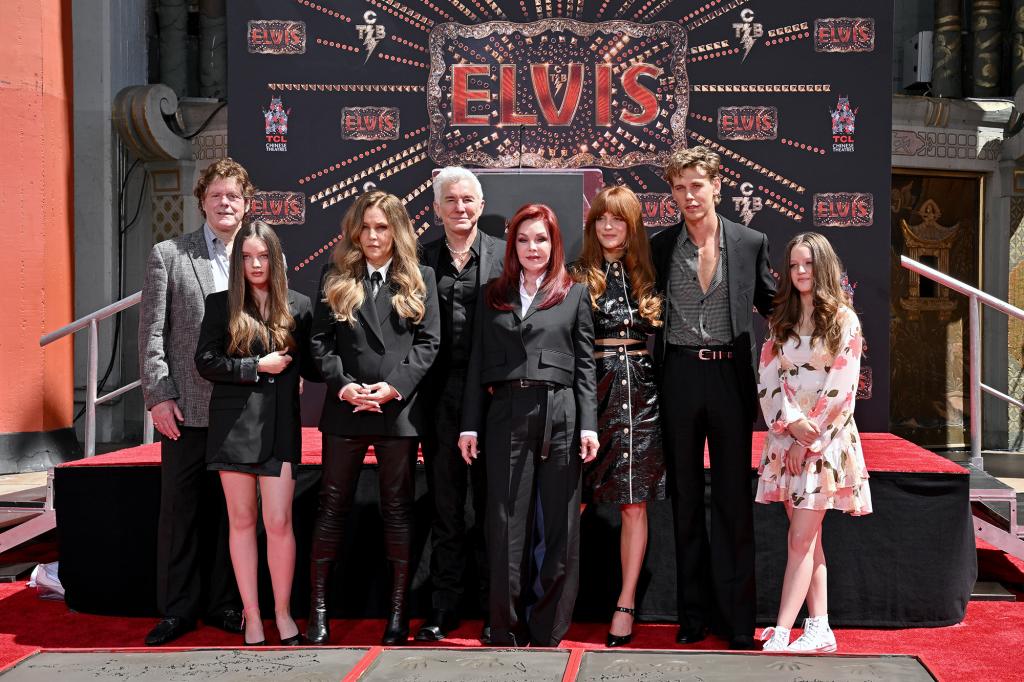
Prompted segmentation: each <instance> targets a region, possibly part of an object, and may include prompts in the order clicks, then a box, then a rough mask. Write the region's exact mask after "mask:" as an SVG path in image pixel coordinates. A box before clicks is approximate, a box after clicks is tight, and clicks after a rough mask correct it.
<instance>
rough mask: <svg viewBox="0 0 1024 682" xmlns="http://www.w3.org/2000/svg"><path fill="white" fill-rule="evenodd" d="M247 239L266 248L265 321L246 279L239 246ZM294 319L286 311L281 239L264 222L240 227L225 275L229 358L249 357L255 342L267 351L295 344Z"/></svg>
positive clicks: (283, 348) (257, 221)
mask: <svg viewBox="0 0 1024 682" xmlns="http://www.w3.org/2000/svg"><path fill="white" fill-rule="evenodd" d="M246 239H259V240H260V241H261V242H263V243H264V244H265V245H266V247H267V265H266V267H267V285H268V287H267V288H268V291H267V316H266V317H265V318H264V316H263V312H262V311H261V310H260V305H259V303H258V302H257V301H256V296H255V295H254V294H253V292H252V289H251V287H250V286H249V282H248V280H246V278H245V261H244V260H243V255H242V251H243V248H242V245H243V244H244V243H245V240H246ZM294 328H295V319H294V318H293V317H292V314H291V311H290V310H288V279H287V278H286V277H285V274H284V256H283V255H282V251H281V240H279V239H278V238H277V233H276V232H274V230H273V228H271V227H270V226H269V225H267V224H266V223H264V222H262V221H259V220H255V221H253V222H251V223H249V224H248V225H244V226H242V228H241V229H240V230H238V234H236V235H235V241H234V243H233V244H232V246H231V270H230V272H229V274H228V337H229V341H228V355H236V356H237V355H241V356H248V355H252V354H253V352H254V348H253V347H254V345H255V344H256V341H257V340H258V341H259V342H260V343H261V344H263V348H264V349H265V350H266V351H267V352H269V351H270V350H271V348H273V349H275V350H286V349H288V348H291V347H292V346H293V345H294V341H293V339H292V330H293V329H294Z"/></svg>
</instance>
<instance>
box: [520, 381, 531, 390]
mask: <svg viewBox="0 0 1024 682" xmlns="http://www.w3.org/2000/svg"><path fill="white" fill-rule="evenodd" d="M529 387H530V384H529V380H528V379H520V380H519V388H529Z"/></svg>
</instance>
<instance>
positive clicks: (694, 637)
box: [676, 625, 708, 644]
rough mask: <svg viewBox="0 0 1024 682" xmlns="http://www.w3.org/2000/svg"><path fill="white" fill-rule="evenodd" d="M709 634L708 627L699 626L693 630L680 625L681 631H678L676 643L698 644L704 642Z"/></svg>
mask: <svg viewBox="0 0 1024 682" xmlns="http://www.w3.org/2000/svg"><path fill="white" fill-rule="evenodd" d="M707 636H708V631H707V628H704V627H699V628H695V629H692V630H691V629H689V628H686V627H683V626H682V625H680V626H679V631H678V632H677V633H676V644H696V643H697V642H703V641H704V640H705V639H706V638H707Z"/></svg>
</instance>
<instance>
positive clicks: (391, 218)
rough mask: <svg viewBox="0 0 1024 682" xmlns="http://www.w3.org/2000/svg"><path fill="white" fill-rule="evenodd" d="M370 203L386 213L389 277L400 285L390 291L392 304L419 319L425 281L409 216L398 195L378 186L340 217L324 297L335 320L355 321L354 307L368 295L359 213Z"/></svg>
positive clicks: (371, 206) (407, 314) (413, 318)
mask: <svg viewBox="0 0 1024 682" xmlns="http://www.w3.org/2000/svg"><path fill="white" fill-rule="evenodd" d="M374 207H376V208H379V209H380V210H381V212H382V213H383V214H384V217H385V218H386V219H387V221H388V227H390V228H391V235H392V239H393V242H392V243H393V246H392V252H391V267H390V268H389V269H388V279H389V281H391V282H394V283H395V284H396V285H398V291H396V292H395V294H394V296H392V297H391V306H392V307H393V308H394V309H395V311H396V312H397V313H398V314H399V316H401V317H404V318H406V319H409V320H412V321H413V322H416V323H419V322H421V321H422V320H423V315H424V313H425V312H426V309H427V308H426V304H425V303H424V300H425V299H426V296H427V285H426V284H424V282H423V276H422V275H421V274H420V267H419V258H418V256H417V254H416V236H415V234H414V233H413V229H412V221H411V220H409V214H408V212H406V210H405V206H404V205H403V204H402V200H401V199H399V198H398V197H396V196H395V195H394V194H388V193H387V192H383V191H381V190H372V191H370V192H366V193H365V194H363V195H362V196H360V197H359V198H358V199H356V201H355V203H353V204H352V206H350V207H349V209H348V211H347V212H346V213H345V217H344V218H343V219H342V221H341V231H342V238H341V241H339V242H338V245H337V246H336V247H334V254H333V255H332V256H331V260H332V265H333V267H332V269H331V272H330V273H329V274H328V275H327V278H326V279H325V281H324V299H325V300H326V301H327V303H328V305H330V306H331V310H333V311H334V318H335V319H336V320H338V321H339V322H348V323H349V324H355V314H356V310H358V309H359V306H361V305H363V299H364V298H365V295H366V292H365V290H364V288H363V279H364V278H365V277H366V256H365V255H364V254H363V248H362V246H361V245H360V244H359V235H360V234H362V231H363V215H364V214H365V213H366V210H367V209H369V208H374Z"/></svg>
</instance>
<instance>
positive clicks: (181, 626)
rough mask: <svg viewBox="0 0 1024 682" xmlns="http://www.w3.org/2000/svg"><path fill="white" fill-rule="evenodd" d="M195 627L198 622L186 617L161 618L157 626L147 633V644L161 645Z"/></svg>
mask: <svg viewBox="0 0 1024 682" xmlns="http://www.w3.org/2000/svg"><path fill="white" fill-rule="evenodd" d="M195 628H196V624H195V623H194V622H192V621H190V620H186V619H185V618H178V617H177V616H167V617H166V618H161V619H160V622H159V623H157V624H156V627H154V628H153V629H152V630H150V631H149V634H148V635H146V646H160V645H161V644H167V643H168V642H173V641H174V640H176V639H178V638H179V637H181V636H182V635H184V634H185V633H187V632H191V631H192V630H195Z"/></svg>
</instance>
